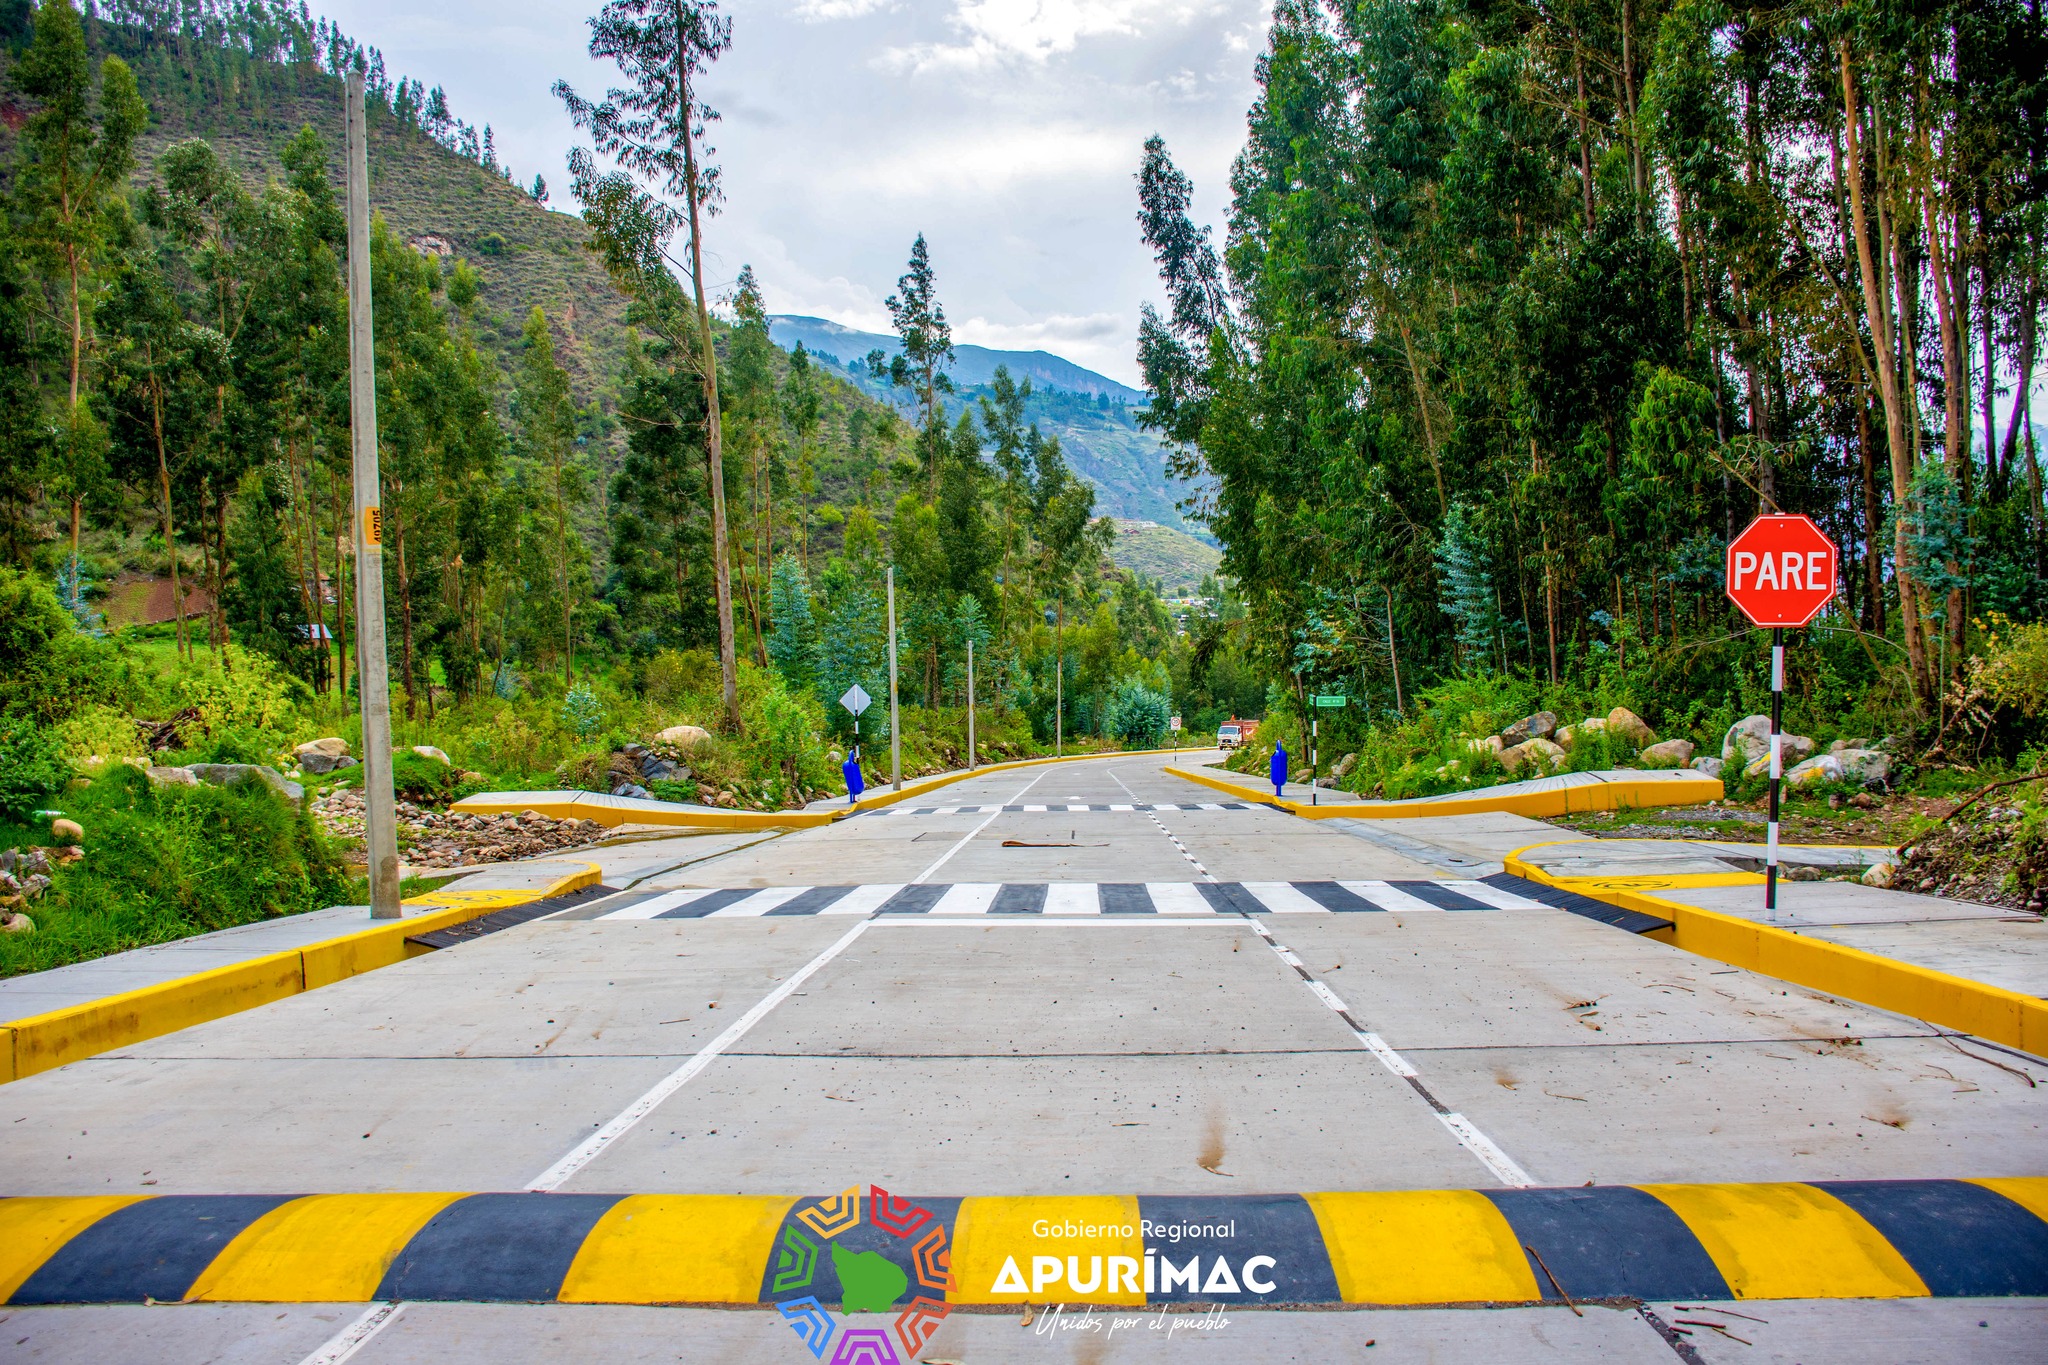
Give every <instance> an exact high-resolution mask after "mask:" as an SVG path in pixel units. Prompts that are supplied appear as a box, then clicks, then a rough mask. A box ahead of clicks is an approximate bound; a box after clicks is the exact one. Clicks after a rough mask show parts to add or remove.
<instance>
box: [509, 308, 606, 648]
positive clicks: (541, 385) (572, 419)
mask: <svg viewBox="0 0 2048 1365" xmlns="http://www.w3.org/2000/svg"><path fill="white" fill-rule="evenodd" d="M512 414H513V417H514V419H515V420H516V421H517V422H518V424H519V436H520V446H521V453H522V454H523V455H524V456H525V457H526V458H527V459H528V460H530V461H532V462H533V464H534V465H535V467H536V469H537V471H538V473H539V474H540V476H541V478H542V481H543V482H542V489H541V509H540V510H541V520H542V521H543V522H544V523H545V525H546V543H547V546H548V554H549V560H550V562H549V565H548V577H549V579H550V580H551V583H552V587H553V589H554V593H555V595H556V597H557V599H558V603H557V604H558V606H559V607H560V610H561V622H562V686H563V687H565V688H566V687H569V686H570V685H572V684H573V683H574V682H575V681H576V629H575V617H576V595H575V591H574V587H575V585H574V583H573V581H572V572H573V570H574V568H575V565H576V562H577V560H578V559H579V558H581V559H583V560H584V561H585V562H587V560H588V553H587V552H584V553H583V554H582V555H580V556H579V555H577V554H574V553H572V551H571V542H572V541H573V542H575V548H576V549H577V550H582V548H583V546H582V540H581V538H580V537H579V536H577V534H576V532H575V530H574V528H573V527H571V526H570V524H569V518H570V514H571V512H572V510H573V509H575V508H578V507H581V506H582V505H583V504H584V502H586V501H587V500H588V499H589V495H590V481H589V472H588V470H587V469H586V468H585V466H584V464H583V462H582V461H581V460H580V459H578V458H577V450H576V402H575V399H574V397H573V396H572V395H571V393H570V391H569V373H568V371H566V370H564V369H563V368H562V367H561V365H560V364H559V363H558V362H557V361H556V360H555V338H554V334H553V333H552V332H550V331H549V330H548V316H547V314H546V313H544V312H542V311H541V310H540V308H539V307H535V308H534V309H533V311H532V312H530V313H528V314H527V315H526V326H525V328H524V330H523V332H522V335H521V349H520V356H519V369H518V372H517V374H516V375H515V376H514V379H513V387H512Z"/></svg>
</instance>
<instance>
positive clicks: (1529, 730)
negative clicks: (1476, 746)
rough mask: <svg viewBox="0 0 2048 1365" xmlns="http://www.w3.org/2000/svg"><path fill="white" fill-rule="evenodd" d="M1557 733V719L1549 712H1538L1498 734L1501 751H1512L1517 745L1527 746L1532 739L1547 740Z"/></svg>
mask: <svg viewBox="0 0 2048 1365" xmlns="http://www.w3.org/2000/svg"><path fill="white" fill-rule="evenodd" d="M1556 733H1557V717H1556V716H1555V715H1553V714H1552V713H1551V712H1549V711H1538V712H1537V713H1536V714H1535V715H1533V716H1524V717H1522V718H1521V719H1520V720H1518V721H1516V722H1515V723H1514V724H1513V725H1510V726H1509V727H1508V728H1507V729H1505V730H1503V731H1501V732H1500V744H1501V747H1502V748H1503V749H1512V748H1513V747H1514V746H1515V745H1517V744H1527V743H1528V742H1529V741H1530V740H1532V739H1549V738H1550V737H1551V736H1552V735H1554V734H1556Z"/></svg>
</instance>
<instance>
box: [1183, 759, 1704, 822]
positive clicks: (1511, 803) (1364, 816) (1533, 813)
mask: <svg viewBox="0 0 2048 1365" xmlns="http://www.w3.org/2000/svg"><path fill="white" fill-rule="evenodd" d="M1164 771H1166V772H1170V773H1177V774H1179V775H1180V776H1182V777H1184V778H1186V779H1187V780H1188V781H1190V782H1198V783H1200V784H1201V785H1203V786H1205V787H1214V788H1215V789H1216V790H1217V791H1221V792H1229V793H1230V794H1231V795H1233V796H1236V797H1240V798H1242V799H1244V800H1248V801H1257V802H1259V803H1260V804H1262V805H1267V806H1272V807H1274V808H1275V809H1276V810H1284V811H1286V812H1288V813H1289V814H1291V815H1299V816H1300V817H1302V818H1303V819H1304V820H1422V819H1427V818H1429V817H1431V816H1439V815H1485V814H1496V813H1505V814H1508V815H1526V816H1529V817H1530V818H1532V819H1539V820H1540V819H1550V818H1554V817H1556V816H1559V815H1580V814H1584V813H1586V812H1589V811H1596V810H1638V809H1642V808H1645V807H1649V806H1691V805H1697V804H1699V803H1700V802H1703V801H1718V800H1720V799H1721V797H1722V796H1723V795H1724V794H1725V789H1724V788H1723V787H1722V785H1721V779H1720V778H1718V777H1708V776H1706V775H1705V774H1701V775H1700V776H1699V777H1698V778H1679V779H1677V780H1675V781H1674V780H1665V781H1659V782H1650V781H1642V782H1598V783H1592V784H1589V785H1586V786H1583V787H1557V788H1552V789H1551V790H1549V791H1539V792H1502V791H1500V790H1499V789H1498V788H1496V789H1493V790H1492V791H1491V792H1489V791H1485V790H1481V791H1476V792H1473V793H1472V794H1471V795H1470V796H1462V797H1458V798H1456V799H1454V800H1444V799H1442V798H1436V799H1432V800H1428V801H1340V802H1336V803H1334V804H1332V805H1328V806H1311V805H1309V804H1307V803H1306V802H1302V801H1286V800H1280V801H1276V800H1274V799H1273V798H1272V797H1270V796H1262V795H1260V794H1259V792H1258V791H1257V790H1255V789H1253V788H1249V787H1246V786H1244V785H1243V784H1241V783H1237V782H1229V781H1225V780H1224V779H1223V778H1220V777H1216V776H1214V775H1212V774H1210V773H1205V772H1199V771H1196V770H1194V769H1190V768H1173V767H1169V768H1166V769H1164Z"/></svg>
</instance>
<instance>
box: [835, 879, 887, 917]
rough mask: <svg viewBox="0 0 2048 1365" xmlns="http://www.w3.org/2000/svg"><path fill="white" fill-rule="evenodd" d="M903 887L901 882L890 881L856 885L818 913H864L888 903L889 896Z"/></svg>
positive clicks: (869, 912)
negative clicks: (870, 884)
mask: <svg viewBox="0 0 2048 1365" xmlns="http://www.w3.org/2000/svg"><path fill="white" fill-rule="evenodd" d="M902 889H903V883H901V882H891V883H889V884H887V885H885V886H856V887H855V888H853V890H852V891H849V892H848V893H847V894H846V895H844V896H841V897H840V898H839V899H838V900H836V901H833V902H832V903H831V904H830V905H828V906H826V907H825V908H824V909H823V910H820V911H819V912H818V913H819V914H821V915H866V914H871V913H873V912H874V911H876V910H879V909H881V908H882V907H883V906H884V905H886V904H888V902H889V898H890V897H891V896H893V895H895V894H896V893H897V892H898V891H901V890H902Z"/></svg>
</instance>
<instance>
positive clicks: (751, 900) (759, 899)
mask: <svg viewBox="0 0 2048 1365" xmlns="http://www.w3.org/2000/svg"><path fill="white" fill-rule="evenodd" d="M810 889H811V888H810V887H808V886H778V887H776V888H775V889H774V890H773V891H760V892H756V893H755V894H754V895H751V896H749V897H747V898H746V899H745V900H743V901H734V902H733V903H732V904H731V905H727V906H724V907H721V908H720V909H717V910H713V911H712V912H711V913H710V914H708V915H706V916H705V917H704V918H705V919H720V918H724V919H751V918H753V917H754V916H756V915H765V914H767V913H768V912H769V911H770V910H773V909H775V908H776V907H777V906H779V905H787V904H789V903H790V902H791V901H793V900H795V899H796V898H797V897H798V896H801V895H802V894H803V893H804V892H806V891H808V890H810Z"/></svg>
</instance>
